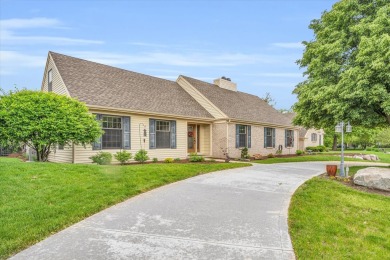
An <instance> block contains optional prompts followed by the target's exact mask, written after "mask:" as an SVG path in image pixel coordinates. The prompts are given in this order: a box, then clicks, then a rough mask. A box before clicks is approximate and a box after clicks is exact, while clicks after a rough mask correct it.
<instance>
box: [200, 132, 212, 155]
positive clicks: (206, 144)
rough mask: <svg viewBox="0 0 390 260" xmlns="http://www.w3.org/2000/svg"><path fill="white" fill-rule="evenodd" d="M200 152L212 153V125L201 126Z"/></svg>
mask: <svg viewBox="0 0 390 260" xmlns="http://www.w3.org/2000/svg"><path fill="white" fill-rule="evenodd" d="M199 135H200V139H199V140H200V147H199V148H200V151H199V152H200V153H201V154H203V155H210V154H211V153H210V125H201V126H200V133H199Z"/></svg>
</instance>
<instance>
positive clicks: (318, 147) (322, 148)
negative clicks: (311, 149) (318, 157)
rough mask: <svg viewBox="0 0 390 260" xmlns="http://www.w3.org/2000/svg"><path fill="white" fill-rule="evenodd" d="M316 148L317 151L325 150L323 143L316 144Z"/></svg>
mask: <svg viewBox="0 0 390 260" xmlns="http://www.w3.org/2000/svg"><path fill="white" fill-rule="evenodd" d="M317 150H318V152H325V150H326V146H324V145H319V146H317Z"/></svg>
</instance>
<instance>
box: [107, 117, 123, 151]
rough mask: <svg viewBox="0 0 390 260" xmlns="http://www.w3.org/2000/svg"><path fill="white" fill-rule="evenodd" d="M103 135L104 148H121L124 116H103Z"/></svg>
mask: <svg viewBox="0 0 390 260" xmlns="http://www.w3.org/2000/svg"><path fill="white" fill-rule="evenodd" d="M102 129H103V130H104V134H103V136H102V148H103V149H118V148H119V149H120V148H122V136H123V134H122V117H116V116H103V120H102Z"/></svg>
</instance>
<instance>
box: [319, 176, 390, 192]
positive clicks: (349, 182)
mask: <svg viewBox="0 0 390 260" xmlns="http://www.w3.org/2000/svg"><path fill="white" fill-rule="evenodd" d="M320 177H321V178H325V179H329V180H333V181H338V182H339V183H341V184H343V185H345V186H348V187H351V188H352V189H355V190H359V191H363V192H367V193H374V194H379V195H383V196H386V197H390V192H389V191H384V190H376V189H371V188H368V187H364V186H360V185H356V184H355V183H353V180H352V177H349V178H348V181H344V180H342V179H337V178H336V179H331V178H330V177H329V176H328V174H327V173H323V174H321V175H320Z"/></svg>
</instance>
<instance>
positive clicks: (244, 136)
mask: <svg viewBox="0 0 390 260" xmlns="http://www.w3.org/2000/svg"><path fill="white" fill-rule="evenodd" d="M238 136H239V137H238V147H247V146H248V145H247V140H248V132H247V126H246V125H238Z"/></svg>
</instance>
